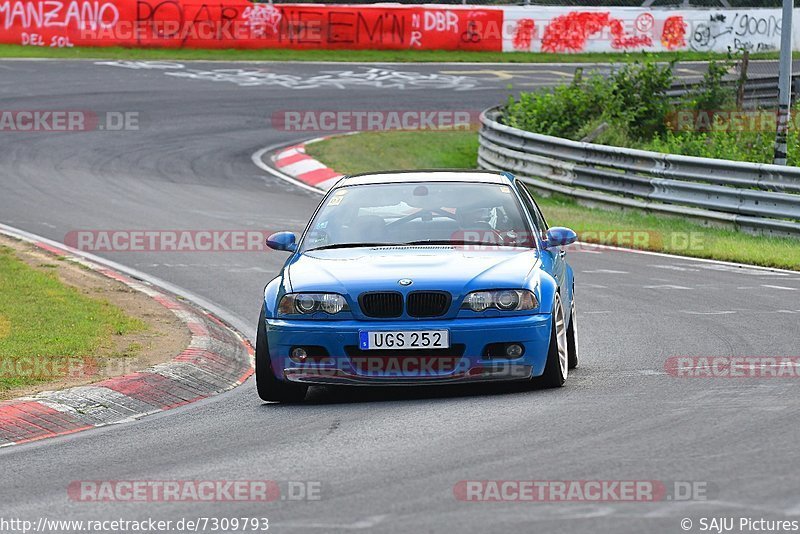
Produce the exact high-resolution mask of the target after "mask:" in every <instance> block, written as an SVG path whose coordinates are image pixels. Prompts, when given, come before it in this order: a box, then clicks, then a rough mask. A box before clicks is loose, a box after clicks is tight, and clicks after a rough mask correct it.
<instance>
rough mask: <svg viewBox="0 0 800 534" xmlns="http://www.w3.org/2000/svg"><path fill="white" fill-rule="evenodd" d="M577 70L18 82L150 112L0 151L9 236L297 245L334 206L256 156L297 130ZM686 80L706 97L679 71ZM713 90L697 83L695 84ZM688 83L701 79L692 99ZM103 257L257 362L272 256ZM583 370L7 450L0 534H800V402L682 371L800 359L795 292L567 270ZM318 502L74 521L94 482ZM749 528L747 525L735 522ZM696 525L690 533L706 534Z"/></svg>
mask: <svg viewBox="0 0 800 534" xmlns="http://www.w3.org/2000/svg"><path fill="white" fill-rule="evenodd" d="M573 68H574V67H560V66H548V65H540V66H531V65H502V66H497V65H494V66H492V65H410V64H404V65H383V66H375V65H353V64H269V63H267V64H253V63H237V64H221V63H189V62H176V63H142V64H139V63H128V62H121V63H116V62H95V61H2V62H0V108H2V109H15V110H22V109H28V110H36V109H38V110H42V109H70V110H92V111H93V112H95V113H98V114H103V113H105V112H110V111H116V112H136V113H138V119H139V129H138V130H134V131H107V130H99V129H96V130H94V131H87V132H80V133H44V132H36V133H23V132H8V131H6V132H2V133H0V180H2V188H1V189H0V222H2V223H5V224H8V225H11V226H15V227H17V228H21V229H24V230H27V231H29V232H34V233H36V234H40V235H43V236H45V237H48V238H50V239H54V240H57V241H64V239H65V236H66V235H67V234H68V233H69V232H71V231H75V230H87V229H89V230H112V229H150V230H168V229H181V230H192V229H194V230H207V229H220V230H222V229H226V230H227V229H244V230H275V231H277V230H292V231H296V232H299V231H301V230H302V227H303V226H304V224H305V222H306V220H307V218H308V217H309V215H310V213H311V211H312V210H313V209H314V207H315V206H316V203H317V201H318V196H316V195H315V194H314V193H311V192H308V191H304V190H301V189H299V188H297V187H295V186H293V185H291V184H289V183H285V182H283V181H280V180H278V179H276V178H274V177H272V176H269V175H267V174H265V173H264V172H263V171H261V170H260V169H259V168H257V167H256V166H255V165H254V164H253V162H252V161H251V155H252V154H253V153H254V152H256V151H257V150H259V149H261V148H263V147H266V146H270V145H281V144H289V143H291V142H293V141H300V140H304V139H307V138H309V137H314V136H315V135H318V134H315V133H310V134H309V133H303V132H292V131H285V130H281V129H277V128H275V127H274V125H273V124H272V123H271V117H272V116H273V114H274V113H276V112H280V111H285V110H302V109H316V110H322V109H324V110H349V109H366V108H370V109H445V110H447V109H452V110H464V109H467V110H476V111H479V110H481V109H484V108H486V107H489V106H491V105H495V104H497V103H499V102H501V101H503V100H505V98H506V96H507V94H508V93H509V90H508V89H507V85H508V84H509V83H511V84H512V85H513V86H514V90H519V89H529V88H531V87H535V86H539V85H554V84H557V83H563V82H565V81H569V80H570V79H571V71H572V69H573ZM686 69H687V72H684V75H685V76H687V77H688V76H692V75H691V73H690V72H689V71H691V70H692V67H691V66H688V67H686ZM697 72H699V71H697ZM696 75H697V74H695V76H696ZM100 255H101V256H103V257H105V258H108V259H111V260H114V261H116V262H119V263H121V264H124V265H126V266H129V267H132V268H135V269H138V270H140V271H142V272H144V273H147V274H149V275H152V276H155V277H159V278H161V279H163V280H166V281H168V282H170V283H172V284H175V285H176V286H179V287H182V288H185V289H187V290H188V291H191V292H193V293H194V294H197V295H199V296H201V297H203V298H204V299H206V300H207V301H209V302H212V303H214V304H215V305H216V306H218V307H220V308H221V309H224V310H226V311H227V312H228V314H229V317H230V318H231V319H232V320H233V321H235V323H236V325H237V326H240V327H241V328H242V329H243V331H244V333H245V334H247V335H248V336H251V338H252V337H253V336H254V334H255V326H256V318H257V315H258V311H259V307H260V296H261V290H262V288H263V287H264V285H265V283H266V282H267V281H269V280H270V279H271V278H272V277H273V276H274V275H275V273H276V272H277V271H278V269H279V268H280V266H281V265H282V262H283V261H284V259H285V256H284V255H283V254H281V253H277V252H268V253H267V252H263V253H255V252H213V253H200V252H191V253H176V252H158V251H154V252H136V253H132V252H115V253H100ZM568 258H569V261H570V262H571V263H572V265H573V266H574V268H575V272H576V298H577V302H578V313H579V317H580V333H579V344H580V350H581V365H580V367H579V369H576V370H575V371H574V372H571V373H570V376H569V379H568V382H567V386H566V387H565V388H562V389H559V390H526V389H520V388H509V387H507V386H492V387H480V388H475V387H473V388H469V389H465V388H446V389H431V388H423V389H416V388H413V389H383V388H380V389H369V390H357V391H355V392H350V391H342V390H337V389H329V388H314V389H313V390H312V391H311V394H310V396H309V402H308V403H306V404H305V405H278V404H264V403H262V402H261V401H260V400H259V398H258V397H257V395H256V391H255V387H254V383H253V380H252V379H250V380H249V381H248V382H247V383H245V384H244V385H243V386H241V387H239V388H236V389H234V390H232V391H230V392H228V393H225V394H222V395H219V396H216V397H213V398H210V399H207V400H204V401H201V402H198V403H195V404H191V405H188V406H186V407H183V408H178V409H175V410H171V411H168V412H164V413H161V414H158V415H154V416H150V417H145V418H143V419H140V420H137V421H132V422H128V423H124V424H119V425H114V426H111V427H106V428H103V429H98V430H94V431H88V432H83V433H79V434H75V435H72V436H66V437H62V438H56V439H52V440H45V441H42V442H36V443H30V444H25V445H19V446H14V447H10V448H5V449H2V450H0V473H2V484H0V509H1V510H2V513H1V514H0V515H2V516H3V517H6V518H10V517H17V518H27V519H31V520H36V519H37V518H39V517H41V516H45V517H48V518H51V519H116V518H123V519H144V518H148V517H152V518H155V519H161V520H167V519H173V520H176V519H180V518H196V517H210V516H216V517H244V516H248V517H268V518H269V522H270V530H271V531H275V532H340V531H341V532H344V531H349V530H361V529H363V530H374V531H377V532H442V531H446V532H549V531H552V532H565V533H566V532H586V533H597V532H611V533H628V532H630V533H641V532H681V524H680V522H681V520H682V519H683V518H690V519H692V520H693V521H695V522H697V521H698V520H699V518H701V517H712V516H717V517H721V516H727V517H737V518H739V517H752V518H756V519H757V518H762V517H763V518H767V519H789V520H792V519H794V520H798V519H800V470H799V469H798V466H797V450H798V443H800V427H798V425H797V421H798V414H799V411H800V396H799V395H798V392H799V391H800V389H798V388H799V387H800V382H798V380H797V379H777V378H775V379H746V378H741V379H702V378H678V377H675V376H671V375H670V374H668V373H667V372H666V371H665V361H666V360H667V359H668V358H670V357H674V356H797V355H798V347H799V346H800V343H799V342H798V341H800V336H799V334H798V326H799V325H800V273H798V274H791V273H784V272H769V271H765V270H760V269H749V268H738V267H732V266H728V265H721V264H716V263H710V262H702V261H693V260H688V259H681V258H675V257H665V256H658V255H648V254H638V253H631V252H624V251H613V250H594V251H580V250H579V251H575V252H571V253H569V254H568ZM173 479H176V480H183V479H189V480H195V479H204V480H253V479H268V480H275V481H282V482H286V481H312V482H316V483H319V484H320V487H321V491H320V498H319V500H312V501H307V500H302V501H293V500H279V501H277V502H272V503H266V504H265V503H249V502H213V503H196V502H178V503H174V502H173V503H159V502H155V503H141V502H134V503H113V502H112V503H108V502H106V503H97V502H75V501H74V500H71V499H70V498H68V495H67V488H68V486H69V484H70V483H71V482H73V481H81V480H173ZM470 480H479V481H480V480H658V481H664V482H665V483H668V484H671V483H672V482H673V481H684V482H687V481H688V482H698V483H701V484H703V485H704V487H707V488H708V495H707V496H706V498H705V499H691V500H687V501H679V500H663V501H659V502H628V503H619V502H555V503H541V502H537V503H531V502H463V501H461V500H459V499H457V498H456V497H455V495H454V487H456V486H457V484H459V482H460V481H470ZM737 524H738V523H737ZM697 528H698V527H697V525H695V529H694V530H695V531H697Z"/></svg>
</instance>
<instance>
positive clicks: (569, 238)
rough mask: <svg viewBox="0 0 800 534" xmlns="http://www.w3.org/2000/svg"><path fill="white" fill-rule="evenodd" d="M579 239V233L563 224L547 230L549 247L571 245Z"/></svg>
mask: <svg viewBox="0 0 800 534" xmlns="http://www.w3.org/2000/svg"><path fill="white" fill-rule="evenodd" d="M577 240H578V234H576V233H575V232H574V231H572V230H570V229H569V228H564V227H563V226H554V227H552V228H550V229H549V230H548V231H547V248H550V247H560V246H564V245H571V244H572V243H574V242H575V241H577Z"/></svg>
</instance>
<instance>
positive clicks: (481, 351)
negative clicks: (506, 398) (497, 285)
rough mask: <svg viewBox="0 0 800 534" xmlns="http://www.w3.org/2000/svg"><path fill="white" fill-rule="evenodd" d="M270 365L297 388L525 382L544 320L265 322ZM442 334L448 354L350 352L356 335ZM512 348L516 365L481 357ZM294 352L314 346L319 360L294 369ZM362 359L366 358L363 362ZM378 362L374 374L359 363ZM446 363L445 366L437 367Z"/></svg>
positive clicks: (539, 347)
mask: <svg viewBox="0 0 800 534" xmlns="http://www.w3.org/2000/svg"><path fill="white" fill-rule="evenodd" d="M266 326H267V340H268V346H269V351H270V360H271V362H272V369H273V373H274V374H275V377H276V378H277V379H278V380H286V381H291V382H298V383H305V384H343V385H431V384H448V383H450V384H452V383H462V382H463V383H472V382H494V381H510V380H526V379H528V378H530V377H533V376H539V375H541V374H542V373H543V372H544V367H545V363H546V360H547V351H548V346H549V343H550V332H551V316H550V315H549V314H535V315H522V316H521V315H516V316H513V317H495V318H480V319H452V320H420V321H352V320H350V321H314V320H288V321H287V320H282V319H267V323H266ZM438 329H447V330H449V331H450V345H451V347H452V348H453V350H451V351H449V352H448V353H447V356H446V357H444V356H442V357H440V356H439V355H438V352H437V351H429V352H430V353H429V354H428V353H425V354H422V355H420V353H421V352H423V351H402V350H401V351H367V353H364V352H359V353H358V354H354V351H357V348H358V344H359V336H358V333H359V330H438ZM503 343H519V344H521V345H523V347H524V349H525V350H524V353H523V354H522V356H520V357H519V358H515V359H510V358H497V357H496V355H495V357H492V358H489V357H487V346H489V345H496V344H503ZM295 347H316V348H318V349H321V350H322V351H323V352H324V354H325V355H326V356H327V357H325V358H320V359H318V360H317V361H305V362H302V363H300V362H297V361H295V360H293V359H291V358H290V357H289V355H290V354H291V351H292V349H293V348H295ZM365 355H366V356H365ZM370 358H372V359H378V360H380V362H379V364H380V365H379V368H375V367H369V366H366V365H365V364H364V362H365V361H370ZM443 362H446V365H445V364H444V363H443Z"/></svg>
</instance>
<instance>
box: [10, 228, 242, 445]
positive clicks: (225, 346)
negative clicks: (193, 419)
mask: <svg viewBox="0 0 800 534" xmlns="http://www.w3.org/2000/svg"><path fill="white" fill-rule="evenodd" d="M0 233H2V234H4V235H7V236H10V237H13V238H16V239H21V240H23V241H27V242H29V243H32V244H34V245H36V246H37V247H39V248H41V249H44V250H47V251H50V252H52V253H54V254H58V255H59V256H63V257H66V258H67V259H69V260H72V261H75V262H78V263H80V264H81V265H84V266H86V267H88V268H90V269H92V270H94V271H96V272H98V273H101V274H103V275H105V276H107V277H109V278H113V279H114V280H118V281H120V282H122V283H124V284H125V285H127V286H128V287H130V288H132V289H134V290H136V291H140V292H142V293H144V294H146V295H148V296H149V297H151V298H152V299H153V300H155V301H156V302H158V303H159V304H161V305H162V306H164V307H165V308H167V309H169V310H170V311H172V312H173V313H174V314H175V315H176V316H177V317H178V318H179V319H180V320H181V321H182V322H183V323H184V324H185V325H186V326H187V327H188V328H189V330H190V331H191V333H192V339H191V342H190V344H189V346H188V347H187V348H186V350H184V351H183V352H182V353H181V354H179V355H178V356H176V357H175V358H174V359H173V360H171V361H169V362H166V363H161V364H158V365H154V366H152V367H149V368H147V369H144V370H142V371H139V372H136V373H132V374H129V375H125V376H119V377H114V378H109V379H106V380H103V381H102V382H98V383H95V384H92V385H88V386H80V387H74V388H70V389H65V390H61V391H46V392H42V393H39V394H36V395H33V396H30V397H22V398H19V399H13V400H9V401H3V402H0V447H8V446H11V445H15V444H20V443H26V442H29V441H36V440H40V439H45V438H51V437H55V436H62V435H66V434H72V433H75V432H80V431H83V430H87V429H90V428H95V427H100V426H105V425H110V424H115V423H121V422H124V421H128V420H131V419H137V418H139V417H143V416H145V415H149V414H152V413H156V412H161V411H164V410H169V409H172V408H176V407H178V406H182V405H184V404H189V403H191V402H195V401H198V400H200V399H204V398H206V397H210V396H212V395H215V394H217V393H221V392H223V391H227V390H229V389H232V388H234V387H236V386H238V385H240V384H242V383H243V382H244V381H245V380H246V379H247V378H248V377H249V376H250V375H251V374H252V373H253V368H252V363H251V362H252V354H253V349H252V347H251V346H250V344H249V343H248V342H247V340H246V339H244V338H243V337H242V336H241V335H240V334H239V333H238V332H236V331H235V330H233V329H232V328H230V327H228V326H227V325H226V324H224V323H223V322H222V321H221V320H219V319H218V318H217V317H215V316H214V315H212V314H211V313H209V312H207V311H205V310H203V309H201V308H200V307H198V306H195V305H193V304H191V303H189V302H188V301H179V300H178V299H177V298H176V297H175V296H174V295H172V294H170V293H167V292H165V291H162V290H160V289H159V288H157V287H156V286H154V285H152V284H149V283H147V282H143V281H139V280H136V279H134V278H132V277H129V276H127V275H125V274H122V273H120V272H118V271H116V270H113V269H111V268H109V267H107V266H104V265H101V264H99V263H96V262H93V261H91V260H89V259H87V258H85V257H83V256H79V255H77V254H75V253H73V252H72V251H71V250H69V249H68V248H66V247H65V248H61V247H58V246H55V245H53V244H52V243H45V242H44V241H39V240H36V239H33V238H32V237H31V235H30V234H27V233H26V232H15V231H14V230H13V229H11V228H10V227H6V226H3V227H2V228H0Z"/></svg>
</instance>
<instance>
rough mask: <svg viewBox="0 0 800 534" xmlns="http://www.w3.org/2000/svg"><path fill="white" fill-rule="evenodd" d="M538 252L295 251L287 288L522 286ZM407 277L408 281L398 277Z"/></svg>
mask: <svg viewBox="0 0 800 534" xmlns="http://www.w3.org/2000/svg"><path fill="white" fill-rule="evenodd" d="M537 262H538V253H537V251H536V250H531V249H512V248H509V249H503V248H494V249H492V250H488V251H480V250H477V251H476V250H466V249H464V248H460V247H450V246H424V247H378V248H348V249H332V250H320V251H312V252H305V253H302V254H298V255H297V256H296V257H295V258H294V260H293V261H292V262H290V264H289V265H288V266H287V274H288V279H289V283H290V285H291V290H292V291H333V292H337V293H341V294H344V295H348V294H349V295H352V296H356V295H358V294H359V293H361V292H364V291H379V290H390V291H402V292H406V291H414V290H421V289H422V290H424V289H438V290H444V291H449V292H451V293H453V294H454V295H463V294H465V293H466V292H469V291H473V290H476V289H493V288H512V287H525V285H526V283H527V282H528V279H529V278H530V277H531V276H533V273H534V272H535V271H534V267H535V266H536V264H537ZM401 279H410V280H412V281H413V282H412V284H411V285H410V286H407V287H404V286H401V285H400V284H399V283H398V281H399V280H401Z"/></svg>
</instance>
